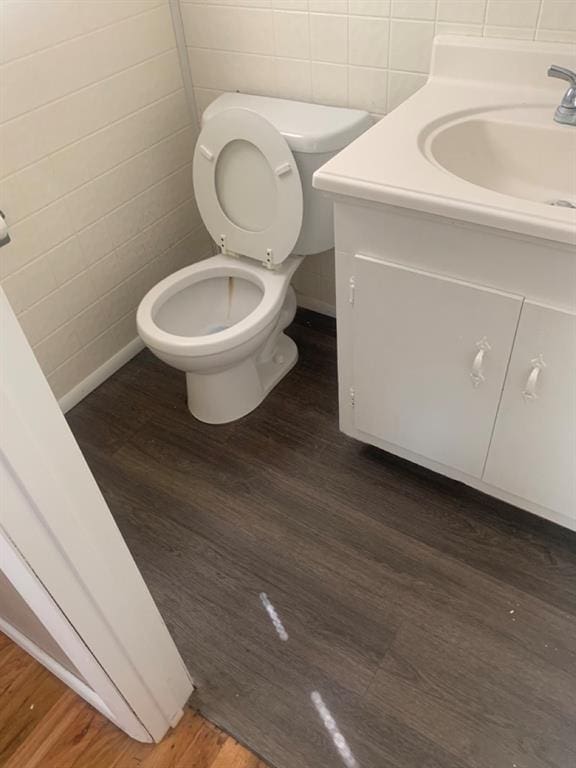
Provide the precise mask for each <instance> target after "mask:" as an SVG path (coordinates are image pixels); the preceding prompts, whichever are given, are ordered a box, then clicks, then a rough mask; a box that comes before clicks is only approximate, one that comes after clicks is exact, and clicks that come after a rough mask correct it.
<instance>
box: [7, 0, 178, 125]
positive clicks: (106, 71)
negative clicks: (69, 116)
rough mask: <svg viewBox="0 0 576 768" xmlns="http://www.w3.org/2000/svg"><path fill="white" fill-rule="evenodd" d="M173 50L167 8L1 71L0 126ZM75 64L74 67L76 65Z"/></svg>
mask: <svg viewBox="0 0 576 768" xmlns="http://www.w3.org/2000/svg"><path fill="white" fill-rule="evenodd" d="M173 46H174V34H173V31H172V22H171V18H170V12H169V9H168V7H167V6H165V5H162V6H160V7H158V8H157V9H155V10H153V11H151V12H149V13H144V14H140V15H138V16H134V17H132V18H130V19H128V20H126V21H123V22H120V23H119V24H116V25H113V26H110V27H105V28H104V29H102V30H98V31H97V32H93V33H91V34H89V35H85V36H83V37H81V38H75V39H73V40H71V41H68V42H65V43H62V44H61V45H56V46H54V47H52V48H48V49H45V50H43V51H41V52H40V53H36V54H34V55H33V56H32V57H31V58H25V59H19V60H16V61H13V62H10V63H8V64H5V65H3V71H2V77H1V78H0V121H5V120H10V119H12V118H14V117H17V116H18V115H21V114H23V113H25V112H28V111H29V110H32V109H35V108H37V107H39V106H42V105H43V104H46V103H48V102H50V101H53V100H55V99H58V98H62V97H63V96H66V95H67V94H69V93H72V92H73V91H76V90H78V89H80V88H83V87H85V86H87V85H90V84H92V83H94V82H96V81H98V80H102V79H104V78H106V77H110V76H111V75H113V74H115V73H117V72H119V71H121V70H122V69H125V68H127V67H129V66H133V65H134V64H139V63H140V62H143V61H145V60H147V59H150V58H151V57H152V56H155V55H156V54H159V53H162V52H164V51H166V50H168V49H170V48H172V47H173ZM72 62H74V65H72Z"/></svg>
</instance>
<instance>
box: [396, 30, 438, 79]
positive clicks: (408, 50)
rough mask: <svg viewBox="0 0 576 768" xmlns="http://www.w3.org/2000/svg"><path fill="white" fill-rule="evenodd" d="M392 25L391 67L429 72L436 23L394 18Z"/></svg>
mask: <svg viewBox="0 0 576 768" xmlns="http://www.w3.org/2000/svg"><path fill="white" fill-rule="evenodd" d="M390 24H391V27H390V68H391V69H400V70H407V71H409V72H428V71H429V69H430V57H431V55H432V41H433V39H434V24H432V23H430V22H426V21H399V20H397V19H393V20H392V21H391V22H390Z"/></svg>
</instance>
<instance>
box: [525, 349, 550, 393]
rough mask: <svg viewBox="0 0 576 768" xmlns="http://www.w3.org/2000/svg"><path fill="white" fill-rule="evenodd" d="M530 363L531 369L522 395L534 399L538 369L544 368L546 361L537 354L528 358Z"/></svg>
mask: <svg viewBox="0 0 576 768" xmlns="http://www.w3.org/2000/svg"><path fill="white" fill-rule="evenodd" d="M530 365H531V366H532V370H531V371H530V373H529V375H528V379H527V380H526V386H525V387H524V390H523V392H522V395H523V397H524V399H525V400H536V399H537V397H538V393H537V392H536V386H537V384H538V377H539V376H540V371H541V370H542V369H543V368H546V363H545V362H544V358H543V357H542V355H538V357H535V358H534V360H530Z"/></svg>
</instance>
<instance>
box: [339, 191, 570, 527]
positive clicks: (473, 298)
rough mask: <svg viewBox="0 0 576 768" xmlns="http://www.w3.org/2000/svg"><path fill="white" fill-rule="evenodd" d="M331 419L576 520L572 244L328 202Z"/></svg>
mask: <svg viewBox="0 0 576 768" xmlns="http://www.w3.org/2000/svg"><path fill="white" fill-rule="evenodd" d="M335 221H336V244H337V251H336V289H337V318H338V373H339V385H340V426H341V429H342V430H343V431H344V432H346V433H347V434H349V435H351V436H353V437H355V438H357V439H359V440H362V441H364V442H367V443H371V444H373V445H376V446H378V447H380V448H383V449H384V450H386V451H389V452H391V453H395V454H397V455H399V456H403V457H404V458H407V459H409V460H411V461H415V462H417V463H419V464H422V465H423V466H426V467H429V468H430V469H433V470H434V471H436V472H440V473H442V474H445V475H448V476H449V477H453V478H455V479H457V480H461V481H462V482H464V483H466V484H468V485H471V486H473V487H475V488H478V489H480V490H482V491H484V492H486V493H488V494H491V495H493V496H497V497H499V498H501V499H504V500H505V501H509V502H511V503H512V504H515V505H516V506H519V507H522V508H524V509H527V510H529V511H531V512H534V513H536V514H538V515H541V516H542V517H547V518H549V519H551V520H554V521H556V522H558V523H561V524H562V525H565V526H567V527H570V528H573V529H574V530H576V253H575V249H574V247H573V246H570V245H565V244H555V243H553V242H551V241H546V240H538V239H536V238H522V237H514V236H509V235H503V234H502V233H500V232H498V231H496V230H494V229H489V228H485V227H476V226H473V225H469V224H465V223H460V222H455V221H454V220H450V219H446V218H443V217H439V216H430V215H426V214H422V213H418V212H410V211H404V210H401V209H398V208H393V207H390V206H375V205H357V204H356V203H355V202H354V203H350V204H348V203H344V202H341V201H339V202H337V204H336V205H335Z"/></svg>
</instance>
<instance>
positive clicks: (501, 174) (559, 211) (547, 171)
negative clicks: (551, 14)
mask: <svg viewBox="0 0 576 768" xmlns="http://www.w3.org/2000/svg"><path fill="white" fill-rule="evenodd" d="M551 64H558V65H560V66H564V67H568V68H570V69H576V51H575V49H574V46H570V45H565V44H561V43H542V42H534V41H519V40H496V39H494V40H491V39H488V38H484V39H482V38H474V37H456V36H440V37H438V38H436V41H435V45H434V54H433V59H432V68H431V74H430V77H429V79H428V82H427V83H426V85H425V86H424V87H423V88H421V89H420V90H419V91H418V92H417V93H415V94H414V95H413V96H412V97H411V98H409V99H408V100H407V101H405V102H404V103H403V104H401V105H400V106H399V107H398V108H397V109H395V110H394V111H393V112H391V113H390V114H389V115H387V116H386V117H385V118H383V119H382V120H381V121H380V122H379V123H377V124H376V125H375V126H374V127H373V128H371V129H370V130H369V131H367V132H366V133H365V134H363V135H362V136H360V138H358V139H356V141H354V142H352V144H350V145H349V146H348V147H346V148H345V149H344V150H343V151H342V152H340V153H339V154H338V155H336V157H334V158H332V159H331V160H329V161H328V162H327V163H326V164H325V165H324V166H323V167H322V168H320V169H319V170H318V171H316V173H315V175H314V186H315V187H317V188H318V189H321V190H324V191H325V192H329V193H332V194H336V195H344V196H346V197H356V198H358V199H362V200H366V201H371V202H375V203H380V204H386V205H392V206H397V207H403V208H410V209H412V210H416V211H422V212H425V213H430V214H435V215H439V216H444V217H447V218H450V219H461V220H463V221H466V222H470V223H473V224H479V225H483V226H488V227H492V228H497V229H501V230H508V231H510V232H516V233H519V234H522V235H528V236H532V237H540V238H546V239H548V240H555V241H557V242H562V243H569V244H575V243H576V209H573V208H571V207H568V206H566V207H565V206H559V205H552V204H551V203H556V202H557V201H565V202H568V203H572V204H576V127H573V126H568V125H559V124H558V123H556V122H554V111H555V109H556V106H557V105H558V104H559V103H560V100H561V98H562V95H563V93H564V90H565V88H564V86H565V83H562V82H561V81H559V80H556V79H552V78H549V77H547V71H548V67H549V66H550V65H551Z"/></svg>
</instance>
